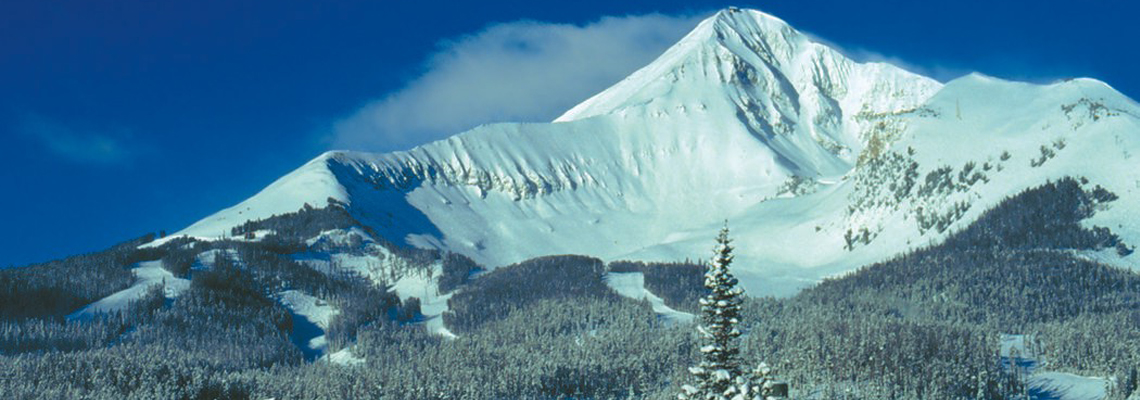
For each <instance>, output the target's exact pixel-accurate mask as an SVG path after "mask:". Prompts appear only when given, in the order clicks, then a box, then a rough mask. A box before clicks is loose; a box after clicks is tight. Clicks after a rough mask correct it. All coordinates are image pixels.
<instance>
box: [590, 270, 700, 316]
mask: <svg viewBox="0 0 1140 400" xmlns="http://www.w3.org/2000/svg"><path fill="white" fill-rule="evenodd" d="M609 270H610V272H640V273H642V275H643V276H644V277H645V288H646V289H648V290H649V291H650V292H652V293H653V294H655V295H657V296H658V297H661V299H662V300H664V301H665V305H667V306H669V307H670V308H673V309H676V310H679V311H685V312H688V313H696V312H697V311H698V309H699V308H700V307H698V305H697V300H698V299H700V298H701V296H703V295H704V294H705V292H704V291H705V288H704V286H703V285H704V281H705V266H704V265H701V264H697V263H692V262H678V263H644V262H640V261H614V262H612V263H610V265H609Z"/></svg>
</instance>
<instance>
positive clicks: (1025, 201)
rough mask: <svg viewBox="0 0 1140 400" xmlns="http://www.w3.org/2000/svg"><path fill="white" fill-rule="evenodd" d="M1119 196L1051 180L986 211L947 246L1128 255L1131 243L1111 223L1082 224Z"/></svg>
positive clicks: (947, 243)
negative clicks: (1109, 250) (1107, 250)
mask: <svg viewBox="0 0 1140 400" xmlns="http://www.w3.org/2000/svg"><path fill="white" fill-rule="evenodd" d="M1085 182H1087V181H1085ZM1117 198H1118V196H1116V194H1114V193H1112V192H1109V191H1107V190H1105V189H1104V188H1102V187H1100V186H1096V187H1094V188H1092V189H1091V190H1085V189H1084V188H1082V186H1081V183H1080V182H1078V181H1077V180H1076V179H1073V178H1064V179H1061V180H1059V181H1057V182H1049V183H1046V184H1044V185H1042V186H1039V187H1035V188H1031V189H1027V190H1025V191H1023V192H1021V193H1020V194H1018V195H1016V196H1014V197H1013V198H1011V199H1009V200H1007V201H1004V202H1002V203H1001V204H998V205H997V206H996V207H994V208H993V209H991V210H989V211H986V212H985V213H983V214H982V216H981V217H979V219H978V221H976V222H975V223H973V224H971V225H970V226H969V227H967V228H966V229H964V230H962V231H961V232H958V233H957V234H955V235H953V236H951V237H950V238H948V239H947V240H946V243H945V244H944V245H943V246H942V247H943V248H944V249H946V250H957V249H965V248H970V249H979V248H995V249H1002V250H1028V249H1054V250H1061V249H1078V250H1099V249H1103V248H1116V250H1117V252H1118V253H1120V255H1122V256H1126V255H1128V254H1130V253H1131V252H1132V250H1131V248H1130V247H1129V246H1128V245H1127V244H1125V243H1123V242H1121V241H1120V237H1118V236H1116V234H1114V233H1112V231H1110V230H1109V229H1108V228H1105V227H1094V228H1091V229H1089V228H1085V227H1083V226H1081V224H1080V221H1081V220H1083V219H1086V218H1088V217H1091V216H1092V215H1093V213H1095V212H1096V210H1097V209H1098V208H1100V207H1107V206H1109V204H1108V203H1110V202H1112V201H1115V200H1116V199H1117Z"/></svg>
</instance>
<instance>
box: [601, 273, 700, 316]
mask: <svg viewBox="0 0 1140 400" xmlns="http://www.w3.org/2000/svg"><path fill="white" fill-rule="evenodd" d="M602 279H603V280H604V281H605V282H606V286H609V287H610V289H613V290H614V291H615V292H617V293H618V294H620V295H622V296H625V297H628V298H631V299H634V300H639V301H640V300H645V301H648V302H649V304H650V305H651V306H653V312H655V313H657V315H659V316H660V317H661V319H662V320H664V321H665V322H667V323H669V324H688V323H691V322H693V319H694V318H695V316H694V315H693V314H690V313H687V312H683V311H677V310H674V309H672V308H670V307H669V306H666V305H665V300H663V299H662V298H660V297H657V295H654V294H653V293H651V292H650V291H649V290H648V289H646V288H645V274H643V273H641V272H608V273H606V274H605V276H603V277H602Z"/></svg>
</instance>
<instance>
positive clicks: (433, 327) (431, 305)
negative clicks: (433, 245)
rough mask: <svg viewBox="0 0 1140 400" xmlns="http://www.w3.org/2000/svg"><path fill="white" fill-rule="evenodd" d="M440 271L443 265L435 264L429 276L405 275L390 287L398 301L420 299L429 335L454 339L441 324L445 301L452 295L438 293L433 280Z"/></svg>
mask: <svg viewBox="0 0 1140 400" xmlns="http://www.w3.org/2000/svg"><path fill="white" fill-rule="evenodd" d="M442 271H443V265H442V264H440V263H438V262H437V263H435V264H433V265H432V274H431V275H430V276H424V275H422V274H407V275H405V276H403V277H401V278H400V280H398V281H396V283H395V284H394V285H392V290H393V291H395V292H396V295H397V296H399V297H400V301H407V300H408V299H409V298H412V297H416V298H419V299H420V312H421V313H422V314H423V316H424V321H423V324H424V328H426V329H427V331H428V332H429V333H433V334H436V335H440V336H443V337H445V338H448V339H454V338H456V337H457V336H456V335H455V334H454V333H452V332H451V330H449V329H447V326H445V325H444V324H443V313H445V312H447V309H448V307H447V301H448V300H450V299H451V295H452V294H453V293H447V294H441V293H439V285H438V284H437V282H436V280H435V278H434V277H438V276H440V274H441V273H442Z"/></svg>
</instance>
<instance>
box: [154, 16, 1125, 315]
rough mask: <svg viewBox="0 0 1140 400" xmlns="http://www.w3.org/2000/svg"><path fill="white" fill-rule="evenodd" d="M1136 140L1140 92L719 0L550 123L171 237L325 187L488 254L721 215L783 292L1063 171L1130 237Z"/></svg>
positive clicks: (698, 248)
mask: <svg viewBox="0 0 1140 400" xmlns="http://www.w3.org/2000/svg"><path fill="white" fill-rule="evenodd" d="M1138 153H1140V106H1138V105H1137V103H1135V102H1134V101H1132V100H1130V99H1127V98H1126V97H1124V96H1123V95H1121V94H1120V93H1118V92H1116V91H1114V90H1113V89H1112V88H1110V87H1109V86H1108V85H1105V84H1104V83H1101V82H1098V81H1095V80H1090V79H1077V80H1070V81H1065V82H1060V83H1056V84H1050V85H1032V84H1026V83H1018V82H1009V81H1003V80H1000V79H995V78H990V77H985V76H981V75H976V74H975V75H969V76H966V77H963V78H960V79H957V80H954V81H952V82H949V83H947V84H946V85H943V84H941V83H939V82H937V81H935V80H933V79H930V78H927V77H923V76H920V75H916V74H914V73H910V72H907V71H905V70H902V69H900V68H898V67H895V66H893V65H890V64H884V63H859V62H856V61H853V60H851V59H849V58H847V57H845V56H843V55H842V54H841V53H839V52H838V51H837V50H835V49H832V48H829V47H827V46H826V45H824V44H821V43H819V42H816V41H813V40H812V39H811V38H810V37H808V36H807V35H804V34H802V33H800V32H798V31H796V30H795V29H794V28H792V27H790V26H789V25H788V24H786V23H785V22H784V21H782V20H780V19H778V18H775V17H773V16H770V15H767V14H764V13H762V12H759V11H752V10H738V9H728V10H724V11H720V12H718V13H717V14H715V15H713V16H712V17H710V18H708V19H706V20H705V21H703V22H701V23H700V24H699V25H698V26H697V27H696V28H695V29H694V30H693V31H692V32H691V33H689V34H688V35H687V36H685V38H683V39H682V40H681V41H680V42H678V43H677V44H676V45H674V46H673V47H671V48H670V49H668V50H667V51H666V52H665V53H664V54H662V55H661V56H660V57H659V58H658V59H657V60H655V61H654V62H653V63H651V64H649V65H648V66H646V67H644V68H642V69H640V70H638V71H636V72H635V73H633V74H632V75H630V76H629V77H628V78H626V79H624V80H622V81H621V82H619V83H617V84H616V85H614V86H613V87H611V88H609V89H607V90H605V91H603V92H601V93H599V94H597V95H595V96H593V97H592V98H590V99H588V100H586V101H585V102H583V103H581V104H579V105H577V106H575V107H573V108H572V109H570V110H569V111H567V112H566V113H565V114H563V115H562V116H560V117H559V118H558V119H556V120H555V121H554V122H552V123H540V124H533V123H532V124H519V123H503V124H493V125H486V126H481V127H478V128H475V129H472V130H470V131H467V132H463V133H459V134H457V135H455V136H453V137H451V138H448V139H446V140H441V141H438V142H434V143H429V144H426V145H423V146H419V147H417V148H414V149H411V150H409V151H404V152H395V153H387V154H370V153H360V152H347V151H337V152H329V153H325V154H322V155H320V156H319V157H317V158H316V159H314V160H312V161H310V162H309V163H307V164H305V165H304V166H302V167H301V168H299V169H297V170H296V171H293V172H292V173H290V174H288V175H286V176H284V177H282V178H280V179H279V180H277V181H276V182H274V183H273V184H271V185H270V186H268V187H267V188H265V189H264V190H262V191H261V192H260V193H258V194H257V195H255V196H253V197H252V198H250V199H248V200H246V201H243V202H242V203H240V204H238V205H236V206H234V207H231V208H228V209H225V210H222V211H220V212H218V213H216V214H214V215H211V216H209V217H206V218H205V219H203V220H201V221H199V222H197V223H195V224H193V225H191V226H190V227H188V228H186V229H184V230H183V231H181V232H179V233H178V234H176V235H174V236H194V237H199V238H214V237H221V236H227V235H229V234H230V232H231V228H233V227H235V226H237V225H240V224H241V223H243V222H245V221H248V220H252V219H260V218H266V217H269V216H271V215H274V214H282V213H286V212H291V211H296V210H297V209H299V208H301V207H303V206H304V205H306V204H308V205H310V206H314V207H324V206H326V205H328V201H329V199H333V200H336V201H337V202H339V203H343V204H347V208H348V210H349V212H350V213H351V214H352V215H353V216H354V217H356V218H357V219H358V220H360V221H361V222H363V223H365V224H367V225H369V226H370V227H372V228H373V229H374V231H375V232H376V233H377V234H379V235H381V236H383V237H384V238H385V239H387V240H388V241H390V242H394V243H398V244H405V245H411V246H417V247H424V248H436V249H440V250H445V251H450V252H455V253H461V254H465V255H467V256H470V257H471V258H473V259H475V260H476V261H479V262H481V263H483V264H486V265H489V266H501V265H506V264H510V263H513V262H517V261H521V260H524V259H528V258H532V257H535V256H540V255H548V254H565V253H573V254H588V255H593V256H598V257H602V258H605V259H607V260H616V259H642V260H666V261H667V260H678V259H685V258H692V257H697V256H701V255H703V254H705V253H706V251H705V250H706V249H705V247H706V246H707V243H706V242H707V240H706V239H707V238H709V237H713V236H714V235H715V232H716V231H717V229H719V228H720V226H721V225H722V224H723V222H724V220H725V219H728V220H730V221H732V225H733V228H734V231H735V232H736V235H737V236H736V237H737V239H736V244H737V247H738V260H739V261H738V263H737V265H738V272H737V274H738V276H739V277H741V280H742V282H743V283H744V284H745V286H746V287H747V289H748V291H749V292H750V293H752V294H754V295H763V294H789V293H793V292H795V291H796V290H798V289H799V288H802V287H804V286H807V285H810V284H812V283H814V282H817V281H818V280H819V279H821V278H823V277H826V276H830V275H833V274H837V273H843V272H846V271H849V270H851V269H852V268H855V267H858V266H860V265H864V264H866V263H869V262H874V261H879V260H882V259H885V258H887V257H890V256H892V255H896V254H899V253H902V252H905V251H907V250H910V249H913V248H916V247H918V246H923V245H926V244H929V243H932V242H937V241H940V240H942V239H943V238H945V237H946V235H947V234H948V233H949V232H952V231H953V230H955V229H957V228H959V227H962V226H964V224H967V223H969V222H970V221H973V220H975V219H977V218H978V216H979V215H981V213H982V212H983V211H984V210H986V209H988V208H990V207H992V206H994V205H995V204H997V203H998V202H1000V201H1001V200H1002V199H1004V198H1006V197H1008V196H1010V195H1013V194H1015V193H1018V192H1020V191H1022V190H1024V189H1026V188H1029V187H1033V186H1036V185H1040V184H1042V183H1045V182H1046V181H1049V180H1057V179H1059V178H1062V177H1065V176H1074V177H1082V178H1086V179H1085V181H1086V182H1088V183H1087V184H1088V185H1100V186H1102V187H1104V188H1106V189H1108V190H1110V191H1112V192H1114V193H1116V194H1117V195H1119V196H1120V197H1121V199H1122V201H1117V202H1114V203H1113V205H1112V207H1111V208H1108V209H1105V210H1102V211H1101V212H1099V213H1098V214H1097V215H1096V217H1094V219H1093V220H1092V221H1091V223H1094V224H1101V225H1110V226H1112V229H1113V230H1114V231H1117V233H1118V234H1119V235H1120V237H1121V238H1122V239H1123V240H1124V241H1125V242H1127V243H1130V244H1136V243H1140V227H1135V225H1133V224H1130V225H1128V226H1125V225H1124V224H1121V223H1120V221H1124V220H1132V221H1134V220H1136V219H1137V218H1140V197H1138V196H1140V195H1138V193H1137V192H1138V191H1140V172H1138V170H1137V169H1136V168H1134V166H1135V165H1136V161H1135V160H1132V157H1133V155H1134V154H1138ZM1090 256H1093V255H1090ZM1095 256H1098V257H1099V256H1103V257H1111V258H1112V259H1111V260H1110V261H1113V262H1118V261H1119V262H1124V263H1132V264H1140V263H1137V262H1136V260H1135V258H1136V257H1137V256H1127V257H1124V256H1116V255H1111V254H1109V255H1105V254H1097V255H1095Z"/></svg>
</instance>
